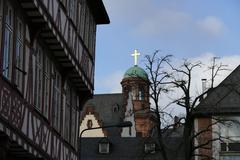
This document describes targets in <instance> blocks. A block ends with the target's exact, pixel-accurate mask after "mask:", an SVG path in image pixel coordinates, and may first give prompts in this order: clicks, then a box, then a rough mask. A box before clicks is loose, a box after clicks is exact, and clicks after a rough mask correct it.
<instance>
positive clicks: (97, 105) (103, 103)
mask: <svg viewBox="0 0 240 160" xmlns="http://www.w3.org/2000/svg"><path fill="white" fill-rule="evenodd" d="M123 103H124V102H123V94H121V93H115V94H96V95H94V96H93V98H92V99H90V100H88V101H87V102H86V104H85V105H84V109H86V107H87V106H91V107H93V108H94V110H95V112H96V113H97V114H98V116H99V117H98V119H99V120H101V121H102V125H103V126H106V125H112V124H118V123H119V122H122V120H123V117H124V108H123ZM114 108H115V109H114ZM84 109H83V110H84ZM83 113H84V111H83ZM107 130H111V131H109V132H108V133H109V134H111V135H113V136H115V135H117V134H120V132H121V131H120V130H119V129H117V128H111V129H107ZM111 135H108V136H111Z"/></svg>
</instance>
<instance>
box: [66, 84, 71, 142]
mask: <svg viewBox="0 0 240 160" xmlns="http://www.w3.org/2000/svg"><path fill="white" fill-rule="evenodd" d="M70 113H71V90H70V87H69V85H67V87H66V104H65V127H64V135H65V139H66V140H68V141H69V140H70V135H69V133H70Z"/></svg>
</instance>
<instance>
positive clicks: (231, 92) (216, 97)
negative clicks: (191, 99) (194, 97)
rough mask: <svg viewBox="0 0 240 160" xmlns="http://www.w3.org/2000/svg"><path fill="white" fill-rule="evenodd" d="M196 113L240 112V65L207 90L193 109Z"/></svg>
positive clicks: (219, 113)
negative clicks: (205, 94)
mask: <svg viewBox="0 0 240 160" xmlns="http://www.w3.org/2000/svg"><path fill="white" fill-rule="evenodd" d="M195 113H196V115H209V114H213V115H221V114H239V113H240V66H238V67H237V68H236V69H235V70H234V71H233V72H232V73H231V74H230V75H229V76H228V77H227V78H225V79H224V80H223V81H222V82H221V83H220V84H219V85H218V86H217V87H216V88H214V89H212V90H211V91H209V93H208V95H207V97H206V98H204V99H203V100H202V101H201V102H200V104H199V105H198V106H197V107H196V109H195Z"/></svg>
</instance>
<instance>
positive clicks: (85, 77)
mask: <svg viewBox="0 0 240 160" xmlns="http://www.w3.org/2000/svg"><path fill="white" fill-rule="evenodd" d="M108 23H109V18H108V15H107V12H106V10H105V7H104V5H103V2H102V0H0V160H30V159H31V160H33V159H39V160H77V159H78V133H79V124H80V123H79V119H80V110H81V108H82V107H83V104H84V103H85V101H86V100H87V99H89V98H90V97H92V94H93V88H94V83H93V80H94V66H95V42H96V28H97V25H98V24H108Z"/></svg>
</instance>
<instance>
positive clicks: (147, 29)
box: [135, 9, 191, 36]
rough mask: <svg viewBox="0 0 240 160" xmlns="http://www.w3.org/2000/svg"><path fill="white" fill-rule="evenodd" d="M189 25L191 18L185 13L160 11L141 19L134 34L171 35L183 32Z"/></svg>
mask: <svg viewBox="0 0 240 160" xmlns="http://www.w3.org/2000/svg"><path fill="white" fill-rule="evenodd" d="M190 23H191V16H190V15H189V14H187V13H185V12H181V11H175V10H170V9H161V10H158V11H156V12H155V13H152V15H150V16H149V17H148V18H145V19H142V21H141V22H140V23H139V25H138V26H137V27H136V30H135V32H136V33H137V34H140V35H148V36H152V35H155V36H156V35H159V34H173V33H176V32H179V31H183V30H185V29H186V28H187V26H188V25H189V24H190Z"/></svg>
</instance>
